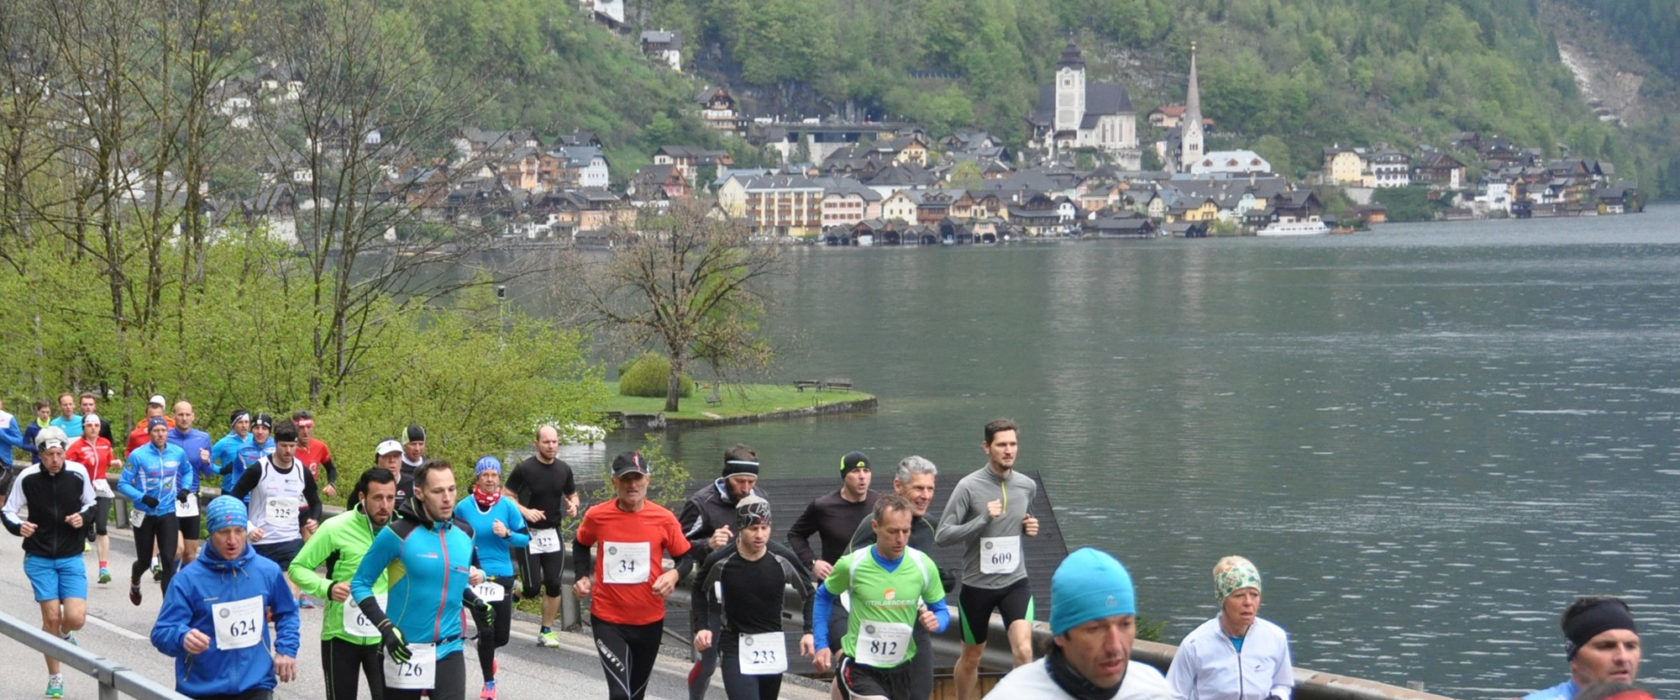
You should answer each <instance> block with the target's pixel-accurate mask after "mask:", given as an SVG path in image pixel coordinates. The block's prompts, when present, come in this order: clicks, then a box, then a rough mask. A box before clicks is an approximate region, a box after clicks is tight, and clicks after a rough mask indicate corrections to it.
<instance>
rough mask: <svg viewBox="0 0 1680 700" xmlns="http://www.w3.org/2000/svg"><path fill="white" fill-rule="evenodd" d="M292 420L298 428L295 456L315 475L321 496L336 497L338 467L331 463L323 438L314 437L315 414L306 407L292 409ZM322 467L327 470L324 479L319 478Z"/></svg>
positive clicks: (330, 453)
mask: <svg viewBox="0 0 1680 700" xmlns="http://www.w3.org/2000/svg"><path fill="white" fill-rule="evenodd" d="M292 422H293V423H296V424H297V428H298V448H297V458H298V459H299V460H301V461H302V462H303V466H306V467H309V473H310V474H313V475H314V476H315V483H316V484H318V485H320V487H321V495H322V496H324V497H326V498H338V488H337V484H338V467H337V466H336V465H334V464H333V458H332V448H329V447H327V443H326V441H325V440H321V439H318V438H316V437H315V414H314V413H311V412H310V411H309V410H307V409H301V410H297V411H292ZM322 469H326V470H327V476H326V478H324V479H323V478H321V470H322Z"/></svg>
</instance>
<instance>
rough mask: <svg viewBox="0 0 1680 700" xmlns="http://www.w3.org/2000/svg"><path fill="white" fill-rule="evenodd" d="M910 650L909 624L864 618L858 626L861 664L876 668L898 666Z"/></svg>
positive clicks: (858, 654)
mask: <svg viewBox="0 0 1680 700" xmlns="http://www.w3.org/2000/svg"><path fill="white" fill-rule="evenodd" d="M909 651H910V626H909V625H906V624H903V623H898V622H871V621H869V620H864V621H863V624H861V625H859V626H858V639H857V660H858V663H860V664H863V665H865V666H874V667H876V668H889V667H892V666H897V665H898V664H900V663H902V662H903V661H904V655H905V654H907V653H909Z"/></svg>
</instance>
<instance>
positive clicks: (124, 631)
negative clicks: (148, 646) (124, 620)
mask: <svg viewBox="0 0 1680 700" xmlns="http://www.w3.org/2000/svg"><path fill="white" fill-rule="evenodd" d="M87 621H88V622H91V623H93V624H95V625H98V626H100V627H101V628H104V629H107V630H110V631H112V632H116V633H117V634H119V635H121V636H124V637H128V638H129V639H133V640H137V641H141V642H150V641H151V638H149V637H147V636H145V635H143V634H136V633H134V632H131V631H129V629H128V628H127V627H121V626H118V625H114V624H111V623H109V622H106V621H104V620H101V619H99V618H97V617H94V616H92V615H89V616H87Z"/></svg>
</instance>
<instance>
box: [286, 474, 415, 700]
mask: <svg viewBox="0 0 1680 700" xmlns="http://www.w3.org/2000/svg"><path fill="white" fill-rule="evenodd" d="M352 494H353V498H354V499H355V500H356V501H357V505H353V506H351V507H350V509H349V510H346V511H344V512H343V513H339V514H338V515H335V516H333V517H330V518H327V519H326V521H325V522H322V523H321V527H320V528H319V529H317V530H316V531H315V536H314V537H311V538H309V541H308V542H305V543H304V544H303V549H302V550H299V551H298V554H297V556H296V557H294V558H293V559H292V565H291V566H289V567H287V568H286V573H287V575H288V576H290V577H291V579H292V583H293V584H294V585H296V586H297V587H298V588H301V589H303V592H304V593H305V594H308V595H312V596H316V597H319V598H320V599H322V600H325V601H327V605H326V617H325V618H323V619H322V621H321V670H322V671H323V672H325V674H326V682H327V695H326V698H327V700H355V697H356V687H357V685H359V681H358V680H357V672H358V670H359V671H360V673H361V675H365V676H367V684H368V691H369V692H370V693H372V694H373V698H374V700H380V698H383V697H385V671H384V669H383V668H382V667H381V665H380V662H379V630H378V629H377V628H375V627H374V626H373V624H372V623H370V622H368V619H367V616H366V615H363V614H362V610H361V608H360V607H358V606H357V605H356V604H355V603H353V602H350V579H351V577H353V576H355V575H356V568H357V567H358V566H359V565H360V564H361V563H362V556H363V555H365V554H367V551H368V548H369V547H371V546H372V545H373V538H374V536H375V535H377V534H379V531H380V530H381V529H383V528H384V527H385V525H386V523H388V522H390V520H391V515H392V513H393V511H394V509H395V508H396V504H397V477H396V475H394V474H392V473H390V472H388V471H385V470H383V469H369V470H367V471H365V472H362V476H361V478H360V479H358V480H357V481H356V488H355V489H354V490H353V491H352ZM323 565H325V566H327V567H328V570H327V576H326V578H322V576H321V575H320V574H319V573H317V571H316V569H318V568H320V567H321V566H323ZM386 588H387V582H386V576H385V574H384V572H380V576H379V578H378V579H376V580H374V582H373V586H372V590H373V593H374V596H375V597H376V598H377V597H378V596H383V595H385V590H386Z"/></svg>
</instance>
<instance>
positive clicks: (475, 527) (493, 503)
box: [455, 457, 559, 700]
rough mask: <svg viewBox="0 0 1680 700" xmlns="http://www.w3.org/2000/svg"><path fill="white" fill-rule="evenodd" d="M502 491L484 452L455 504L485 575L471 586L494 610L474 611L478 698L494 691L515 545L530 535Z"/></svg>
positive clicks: (496, 469) (496, 468)
mask: <svg viewBox="0 0 1680 700" xmlns="http://www.w3.org/2000/svg"><path fill="white" fill-rule="evenodd" d="M502 495H503V493H502V462H501V460H499V459H496V458H495V457H483V458H481V459H479V460H478V465H477V466H475V467H474V468H473V489H472V494H471V495H469V496H468V497H466V498H463V499H461V502H460V503H457V504H455V517H456V518H459V519H460V520H462V521H465V522H466V523H467V524H468V525H470V526H472V531H473V533H474V534H473V550H474V553H476V554H477V555H478V565H479V567H480V568H482V569H484V575H485V577H486V580H485V581H484V582H483V583H480V584H478V585H476V586H474V587H473V591H474V592H475V593H476V594H477V595H478V597H479V599H480V600H483V601H484V602H485V603H488V604H489V605H490V607H491V608H494V609H495V611H496V613H495V615H494V622H492V621H491V620H487V619H483V618H482V617H479V616H476V615H475V616H474V617H475V620H474V621H475V622H476V623H478V666H479V670H480V671H481V672H482V673H483V675H484V690H482V691H480V692H479V694H478V697H479V699H480V700H494V698H495V697H496V649H497V648H499V647H505V646H507V643H508V636H509V634H510V633H511V631H512V630H511V629H510V625H511V624H512V622H513V601H514V596H515V595H516V593H515V589H514V572H513V557H512V554H513V548H515V547H523V546H525V545H526V543H528V542H530V540H531V537H530V534H529V532H528V531H527V530H526V527H525V517H524V516H522V515H520V514H519V510H520V509H519V504H517V503H514V502H513V500H512V499H509V498H503V497H502ZM556 566H559V565H558V564H556Z"/></svg>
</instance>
